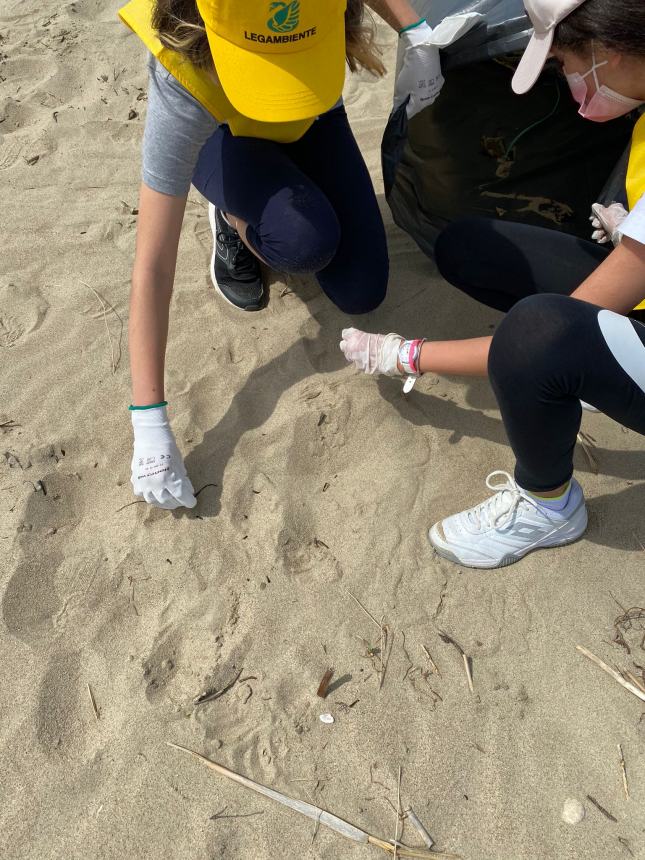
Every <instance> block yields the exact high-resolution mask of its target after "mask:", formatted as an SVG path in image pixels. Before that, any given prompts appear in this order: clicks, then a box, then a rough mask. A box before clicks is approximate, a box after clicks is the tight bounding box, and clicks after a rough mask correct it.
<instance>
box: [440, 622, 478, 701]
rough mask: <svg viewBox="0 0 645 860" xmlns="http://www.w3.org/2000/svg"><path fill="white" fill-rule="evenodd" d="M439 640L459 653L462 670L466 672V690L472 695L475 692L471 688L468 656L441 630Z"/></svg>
mask: <svg viewBox="0 0 645 860" xmlns="http://www.w3.org/2000/svg"><path fill="white" fill-rule="evenodd" d="M439 638H440V639H441V641H442V642H445V643H446V644H447V645H452V646H453V647H455V648H456V649H457V651H459V653H460V654H461V659H462V660H463V661H464V669H465V670H466V678H467V680H468V689H469V690H470V692H471V693H474V692H475V690H474V687H473V676H472V672H471V670H470V657H469V656H468V654H466V652H465V651H464V649H463V648H462V647H461V645H460V644H459V642H457V641H456V640H455V639H453V638H452V636H449V635H448V634H447V633H446V632H444V631H443V630H440V631H439Z"/></svg>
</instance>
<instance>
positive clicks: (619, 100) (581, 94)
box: [566, 46, 644, 122]
mask: <svg viewBox="0 0 645 860" xmlns="http://www.w3.org/2000/svg"><path fill="white" fill-rule="evenodd" d="M591 59H592V62H593V65H592V67H591V68H590V69H589V71H588V72H585V73H584V75H581V74H579V73H578V72H575V73H574V74H572V75H566V78H567V83H568V84H569V89H570V90H571V94H572V96H573V97H574V99H575V100H576V101H577V102H578V104H579V105H580V110H579V111H578V113H579V114H580V116H583V117H584V118H585V119H590V120H592V122H607V121H608V120H610V119H617V118H618V117H619V116H624V115H625V114H627V113H631V112H632V111H633V110H635V109H636V108H637V107H640V106H641V105H642V104H644V102H642V101H638V100H637V99H630V98H628V97H627V96H624V95H621V93H617V92H616V91H615V90H612V89H610V88H609V87H606V86H605V85H604V84H601V83H600V81H599V80H598V75H597V74H596V69H599V68H600V67H601V66H606V65H607V64H608V62H609V60H604V61H603V62H602V63H598V62H596V49H595V47H593V46H592V49H591ZM589 75H593V79H594V83H595V85H596V92H595V93H594V94H593V95H592V96H591V98H590V99H589V101H587V96H588V95H589V90H588V87H587V82H586V80H585V78H588V77H589Z"/></svg>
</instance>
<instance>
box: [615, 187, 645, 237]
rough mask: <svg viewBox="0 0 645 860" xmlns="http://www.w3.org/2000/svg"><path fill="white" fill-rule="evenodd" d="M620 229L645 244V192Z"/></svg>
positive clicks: (625, 234)
mask: <svg viewBox="0 0 645 860" xmlns="http://www.w3.org/2000/svg"><path fill="white" fill-rule="evenodd" d="M619 230H620V232H621V233H622V234H623V236H629V238H630V239H634V241H636V242H642V243H643V244H644V245H645V194H644V195H643V196H642V197H641V198H640V200H639V201H638V202H637V203H636V205H635V206H634V208H633V209H632V211H631V212H630V213H629V215H628V216H627V218H625V220H624V221H623V223H622V224H621V225H620V227H619Z"/></svg>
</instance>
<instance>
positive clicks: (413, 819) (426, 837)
mask: <svg viewBox="0 0 645 860" xmlns="http://www.w3.org/2000/svg"><path fill="white" fill-rule="evenodd" d="M406 815H407V817H408V818H409V819H410V824H412V826H413V827H416V829H417V830H418V832H419V836H420V837H421V838H422V839H423V841H424V842H425V844H426V847H427V848H432V846H433V845H434V840H433V838H432V836H430V834H429V833H428V831H427V830H426V829H425V827H424V826H423V824H422V823H421V821H420V820H419V818H418V816H417V814H416V813H415V811H414V810H413V809H408V811H407V813H406Z"/></svg>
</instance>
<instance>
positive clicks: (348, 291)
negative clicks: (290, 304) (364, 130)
mask: <svg viewBox="0 0 645 860" xmlns="http://www.w3.org/2000/svg"><path fill="white" fill-rule="evenodd" d="M193 185H194V186H195V187H196V188H197V190H198V191H200V192H201V193H202V194H203V195H204V197H205V198H206V199H207V200H208V201H210V202H211V203H213V204H214V205H215V206H218V207H219V208H221V209H223V210H224V211H226V212H230V213H231V214H232V215H235V216H237V217H238V218H242V220H244V221H246V222H247V223H248V225H249V227H248V230H247V234H246V236H247V240H248V242H249V243H250V245H251V246H252V247H253V248H254V249H255V251H257V253H258V254H259V255H260V257H262V259H263V260H265V261H266V262H267V263H268V264H269V265H270V266H271V268H273V269H276V270H277V271H279V272H289V273H304V272H313V273H315V274H316V278H317V279H318V283H319V284H320V286H321V287H322V289H323V290H324V291H325V293H326V294H327V295H328V296H329V298H330V299H331V300H332V302H334V304H335V305H336V306H337V307H338V308H340V310H341V311H343V312H344V313H347V314H363V313H367V312H368V311H372V310H374V308H376V307H378V306H379V305H380V304H381V302H382V301H383V299H384V298H385V291H386V287H387V281H388V267H389V262H388V254H387V240H386V236H385V227H384V225H383V219H382V217H381V213H380V210H379V206H378V201H377V199H376V194H375V193H374V187H373V186H372V180H371V179H370V175H369V171H368V169H367V167H366V165H365V161H364V160H363V156H362V155H361V153H360V150H359V148H358V145H357V143H356V140H355V139H354V135H353V134H352V130H351V128H350V126H349V122H348V120H347V114H346V113H345V109H344V108H343V107H339V108H335V109H334V110H331V111H329V113H326V114H323V116H321V117H320V119H318V120H316V122H315V123H314V124H313V125H312V126H311V128H310V129H309V131H307V133H306V134H305V135H304V136H303V137H302V138H301V139H300V140H299V141H297V142H296V143H274V142H272V141H269V140H260V139H258V138H254V137H233V135H232V134H231V132H230V131H229V129H228V127H227V126H225V125H222V126H219V128H218V129H217V131H216V132H215V133H214V134H213V135H212V136H211V137H210V138H209V139H208V140H207V141H206V143H205V144H204V147H203V149H202V151H201V153H200V156H199V161H198V164H197V167H196V169H195V174H194V176H193Z"/></svg>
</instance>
